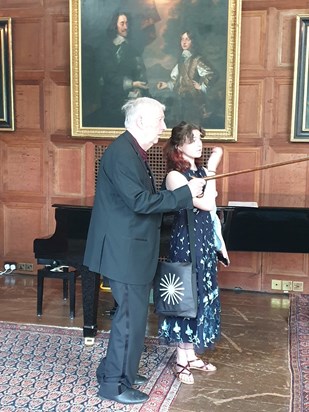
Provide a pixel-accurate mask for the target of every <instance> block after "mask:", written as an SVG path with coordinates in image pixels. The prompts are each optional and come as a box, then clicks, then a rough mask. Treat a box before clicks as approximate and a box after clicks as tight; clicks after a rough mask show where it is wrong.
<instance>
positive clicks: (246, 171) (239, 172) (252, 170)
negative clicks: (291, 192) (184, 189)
mask: <svg viewBox="0 0 309 412" xmlns="http://www.w3.org/2000/svg"><path fill="white" fill-rule="evenodd" d="M308 160H309V156H307V157H302V158H300V159H297V160H287V161H286V162H279V163H269V164H266V165H264V166H258V167H255V168H252V169H244V170H237V171H235V172H228V173H222V174H219V175H214V176H205V177H204V178H203V179H204V180H212V179H221V178H223V177H229V176H236V175H241V174H243V173H250V172H256V171H258V170H264V169H271V168H272V167H278V166H284V165H290V164H293V163H300V162H306V161H308Z"/></svg>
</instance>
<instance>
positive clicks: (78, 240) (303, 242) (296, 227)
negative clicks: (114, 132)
mask: <svg viewBox="0 0 309 412" xmlns="http://www.w3.org/2000/svg"><path fill="white" fill-rule="evenodd" d="M92 204H93V198H90V199H84V200H81V201H78V202H75V203H74V202H70V203H68V204H54V205H53V207H54V208H55V220H56V228H55V232H54V234H53V235H52V236H50V237H48V238H42V239H41V238H38V239H35V240H34V242H33V249H34V254H35V257H36V259H37V263H38V264H39V265H49V266H50V267H58V266H72V267H74V268H76V270H77V271H79V273H80V274H81V280H82V296H83V316H84V327H83V336H84V338H85V343H86V344H92V343H93V341H94V337H95V336H96V333H97V311H98V299H99V285H100V276H99V274H97V273H94V272H90V271H89V270H88V268H87V267H85V266H84V265H83V255H84V250H85V244H86V238H87V232H88V226H89V222H90V216H91V210H92ZM218 214H219V217H220V219H221V222H222V225H223V237H224V240H225V242H226V246H227V250H228V251H251V252H254V251H256V252H284V253H309V242H308V238H309V236H308V235H309V208H290V207H258V208H255V207H239V206H225V207H224V206H221V207H218ZM172 220H173V213H169V214H166V215H164V218H163V222H162V228H161V245H160V246H161V247H160V256H161V257H163V256H166V255H167V251H168V241H169V233H170V228H171V224H172Z"/></svg>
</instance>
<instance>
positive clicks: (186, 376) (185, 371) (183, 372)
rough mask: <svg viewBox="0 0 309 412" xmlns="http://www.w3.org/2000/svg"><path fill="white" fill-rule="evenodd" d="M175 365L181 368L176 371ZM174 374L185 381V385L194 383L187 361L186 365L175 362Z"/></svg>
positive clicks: (182, 381) (181, 380)
mask: <svg viewBox="0 0 309 412" xmlns="http://www.w3.org/2000/svg"><path fill="white" fill-rule="evenodd" d="M177 367H178V368H181V369H180V370H179V371H177ZM175 375H176V378H177V379H178V380H179V381H180V382H181V383H185V384H187V385H193V383H194V378H193V375H192V373H191V372H190V365H189V363H188V364H187V365H186V366H183V365H180V364H179V363H177V364H176V368H175Z"/></svg>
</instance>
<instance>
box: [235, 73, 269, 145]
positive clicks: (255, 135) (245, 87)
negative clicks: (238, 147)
mask: <svg viewBox="0 0 309 412" xmlns="http://www.w3.org/2000/svg"><path fill="white" fill-rule="evenodd" d="M264 89H265V88H264V80H263V79H250V80H249V79H248V80H247V79H246V80H241V82H240V85H239V106H238V107H239V115H238V136H239V139H238V141H242V140H245V141H246V142H250V140H251V142H252V140H253V139H261V137H262V130H263V119H264V116H263V115H264Z"/></svg>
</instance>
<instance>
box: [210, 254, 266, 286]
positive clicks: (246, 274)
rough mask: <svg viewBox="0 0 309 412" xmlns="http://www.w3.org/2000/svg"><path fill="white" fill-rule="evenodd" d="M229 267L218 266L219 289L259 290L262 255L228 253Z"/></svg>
mask: <svg viewBox="0 0 309 412" xmlns="http://www.w3.org/2000/svg"><path fill="white" fill-rule="evenodd" d="M229 257H230V260H231V265H230V266H229V267H228V268H224V267H223V266H222V265H221V264H219V266H218V276H219V278H218V280H219V285H220V287H221V288H226V289H241V290H261V286H262V277H261V261H262V253H247V252H246V253H244V252H229Z"/></svg>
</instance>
